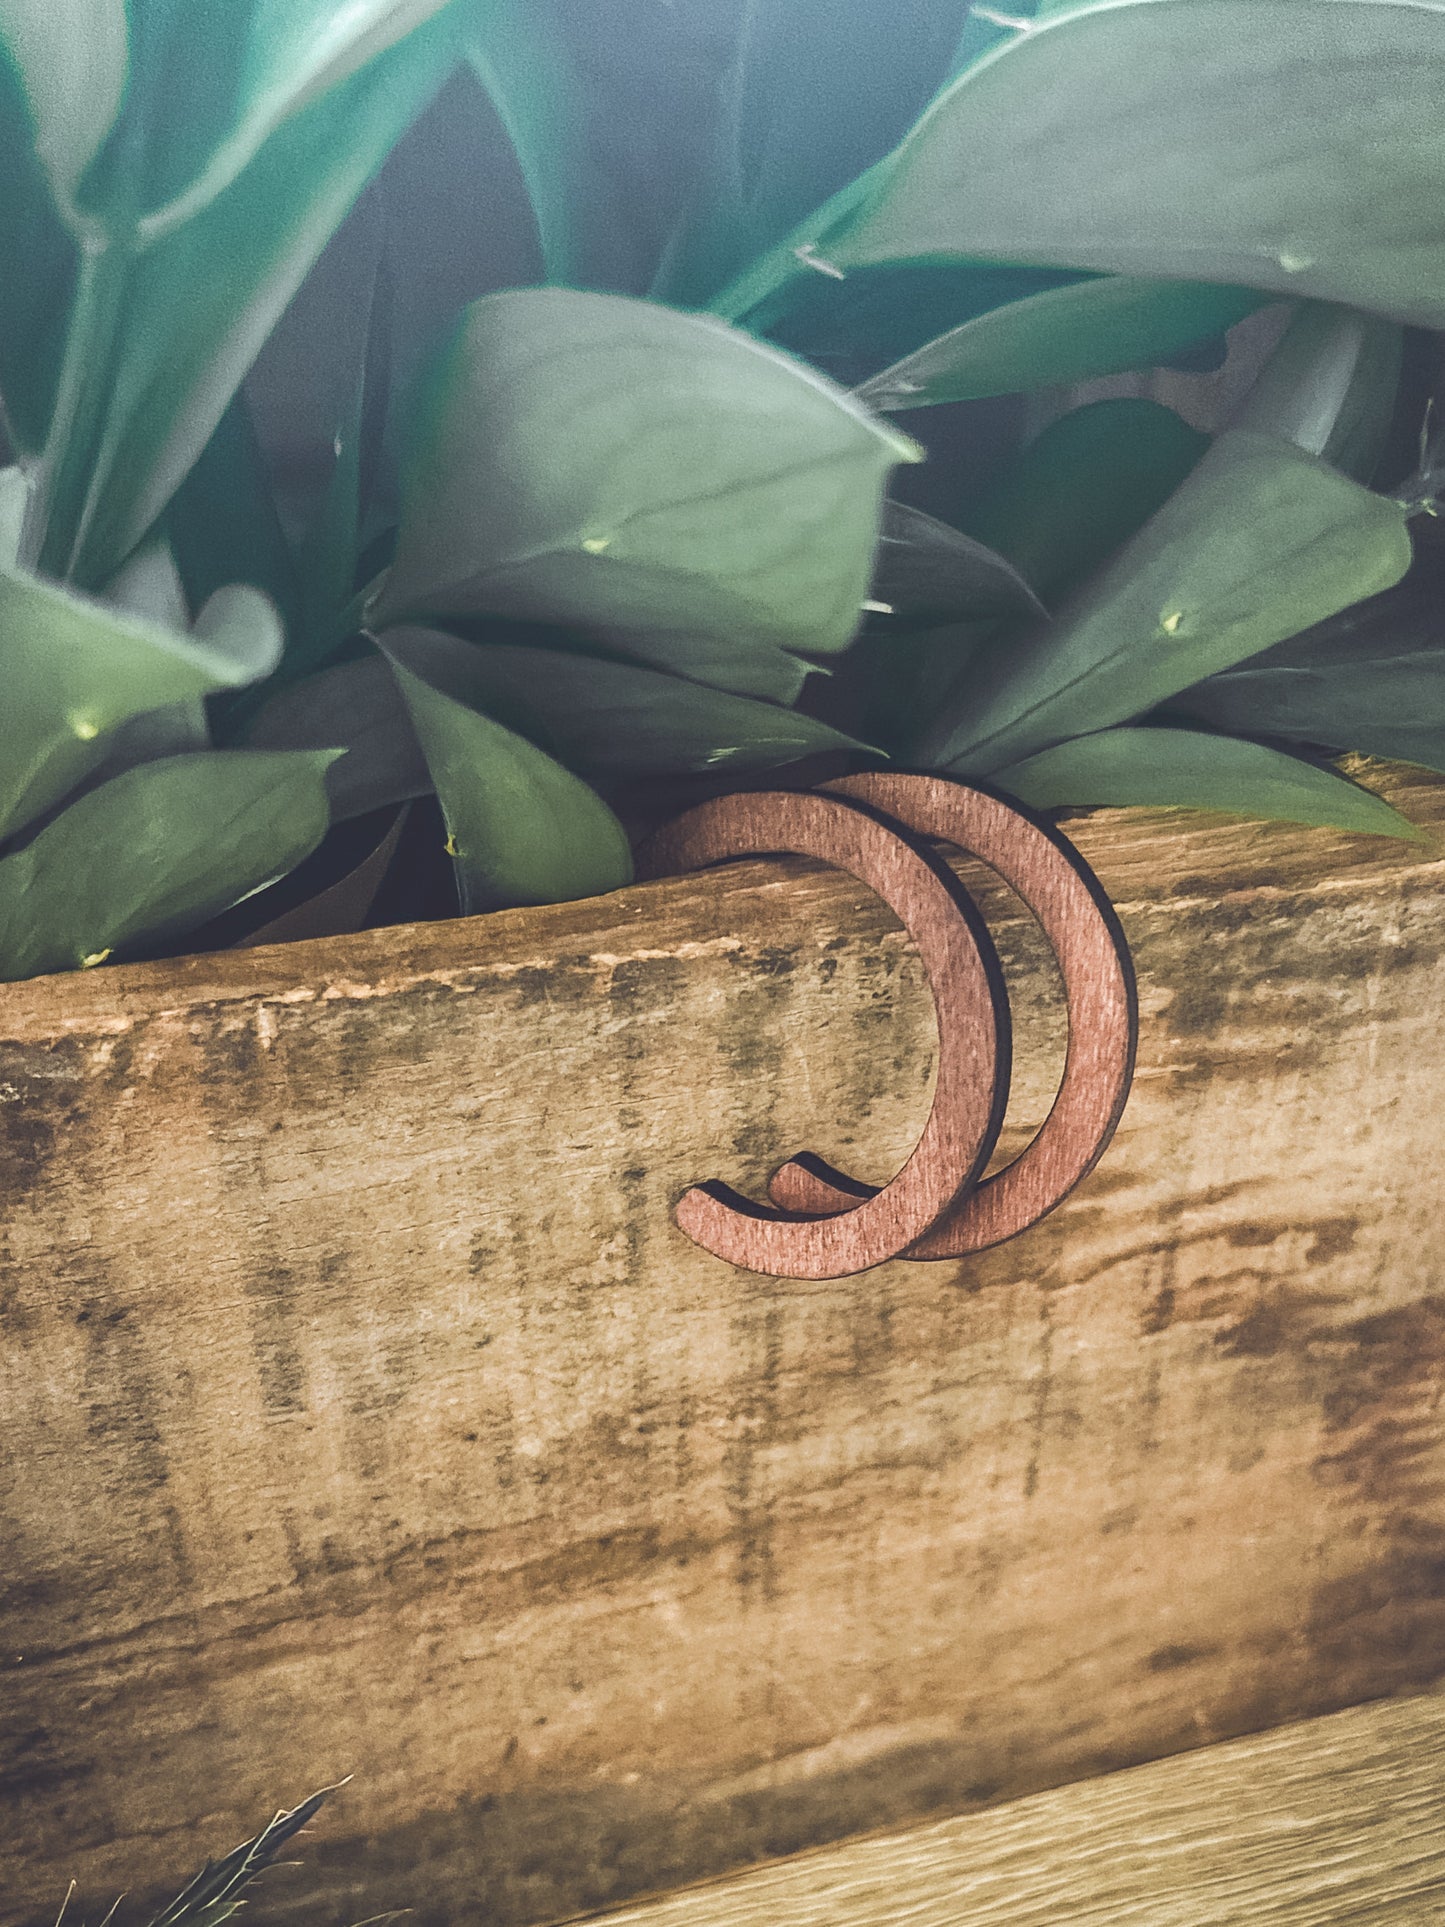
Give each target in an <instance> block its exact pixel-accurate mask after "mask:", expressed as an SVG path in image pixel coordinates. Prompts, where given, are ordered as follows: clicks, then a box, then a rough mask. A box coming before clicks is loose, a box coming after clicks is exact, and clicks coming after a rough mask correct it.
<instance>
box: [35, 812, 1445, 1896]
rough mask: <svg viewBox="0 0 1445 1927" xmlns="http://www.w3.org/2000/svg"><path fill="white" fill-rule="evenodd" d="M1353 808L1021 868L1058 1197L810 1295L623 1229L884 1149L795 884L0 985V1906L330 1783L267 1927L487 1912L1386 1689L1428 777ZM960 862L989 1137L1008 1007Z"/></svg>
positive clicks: (1425, 1357) (874, 909)
mask: <svg viewBox="0 0 1445 1927" xmlns="http://www.w3.org/2000/svg"><path fill="white" fill-rule="evenodd" d="M1391 793H1392V794H1393V795H1394V796H1395V798H1396V800H1397V801H1398V802H1399V803H1400V804H1401V805H1402V807H1403V808H1404V809H1405V810H1406V812H1407V813H1408V814H1410V815H1411V816H1413V817H1414V818H1415V819H1416V821H1418V822H1420V823H1421V824H1422V825H1424V826H1425V828H1426V832H1427V840H1426V841H1425V842H1424V843H1423V844H1420V845H1416V846H1409V845H1404V844H1398V843H1389V842H1384V841H1380V840H1373V839H1371V840H1367V839H1351V838H1347V837H1340V836H1335V835H1333V834H1330V833H1327V832H1319V831H1304V830H1292V829H1288V828H1278V827H1271V828H1266V827H1261V826H1259V825H1250V824H1240V823H1235V824H1230V823H1225V822H1221V821H1218V820H1214V821H1211V820H1209V819H1205V818H1201V817H1198V816H1181V817H1170V816H1168V815H1166V814H1158V813H1154V814H1146V813H1141V812H1122V813H1118V814H1111V815H1105V816H1100V817H1097V818H1087V819H1082V820H1080V821H1078V822H1077V823H1073V824H1070V825H1069V828H1070V832H1071V834H1074V835H1076V837H1077V840H1078V842H1079V845H1080V847H1081V849H1082V850H1083V853H1084V855H1085V856H1086V857H1087V858H1088V859H1089V860H1090V861H1091V862H1092V863H1093V865H1094V867H1095V869H1096V870H1097V871H1098V873H1099V876H1100V878H1101V880H1102V881H1103V883H1104V885H1105V887H1106V888H1107V889H1108V890H1109V891H1110V893H1111V895H1112V896H1113V898H1114V900H1115V902H1116V904H1117V905H1118V906H1119V910H1120V915H1121V918H1122V921H1123V924H1124V927H1125V929H1126V932H1127V934H1128V936H1129V939H1130V942H1131V944H1132V947H1133V951H1134V956H1135V961H1136V965H1137V968H1138V975H1139V982H1140V992H1141V1000H1140V1001H1141V1034H1140V1055H1139V1069H1138V1075H1137V1078H1136V1082H1135V1088H1134V1092H1133V1095H1132V1097H1131V1099H1130V1103H1129V1107H1128V1109H1127V1111H1126V1112H1125V1116H1124V1120H1123V1124H1122V1126H1121V1128H1120V1131H1119V1135H1118V1137H1117V1138H1116V1139H1115V1142H1114V1144H1113V1146H1112V1147H1111V1150H1110V1152H1109V1155H1108V1156H1107V1158H1106V1159H1105V1160H1104V1161H1103V1163H1102V1164H1101V1165H1100V1166H1099V1168H1098V1169H1097V1170H1096V1171H1095V1172H1094V1173H1093V1174H1092V1176H1091V1177H1089V1178H1088V1179H1087V1180H1086V1181H1085V1183H1084V1184H1083V1185H1081V1186H1080V1188H1079V1190H1078V1191H1077V1192H1075V1193H1074V1195H1073V1196H1072V1197H1071V1198H1070V1199H1069V1200H1068V1201H1067V1202H1066V1203H1065V1204H1064V1206H1063V1207H1062V1208H1061V1209H1060V1210H1059V1211H1057V1212H1056V1213H1054V1215H1053V1216H1052V1217H1050V1218H1049V1219H1047V1220H1046V1221H1045V1222H1044V1223H1043V1224H1041V1225H1039V1226H1038V1227H1037V1228H1036V1229H1035V1230H1033V1231H1031V1232H1029V1233H1028V1234H1027V1236H1026V1237H1024V1238H1021V1239H1019V1240H1018V1241H1017V1242H1015V1243H1012V1244H1008V1245H1004V1246H1001V1247H999V1248H998V1249H997V1250H995V1251H991V1252H988V1253H985V1254H983V1255H982V1256H981V1257H978V1258H974V1259H968V1260H961V1261H958V1262H957V1263H955V1264H938V1265H913V1264H904V1263H900V1264H895V1265H889V1266H886V1267H884V1268H883V1269H882V1270H880V1271H877V1272H874V1273H871V1274H869V1275H868V1276H866V1277H864V1278H861V1279H855V1280H845V1281H842V1282H839V1283H818V1284H791V1283H789V1284H782V1283H778V1282H776V1281H769V1280H766V1279H759V1278H756V1277H753V1276H750V1275H747V1274H744V1273H741V1272H738V1271H735V1270H733V1269H731V1268H730V1267H728V1266H726V1265H724V1264H722V1263H720V1262H719V1261H717V1260H716V1259H713V1258H711V1257H709V1256H708V1255H707V1254H705V1253H703V1252H701V1251H699V1250H698V1249H697V1248H696V1247H695V1246H693V1245H692V1244H690V1243H689V1241H688V1240H687V1239H686V1238H684V1237H683V1236H682V1235H681V1234H680V1233H679V1232H678V1231H677V1229H676V1228H675V1226H674V1225H673V1224H672V1223H671V1210H672V1206H673V1203H674V1202H675V1200H676V1199H677V1198H678V1197H679V1196H680V1195H681V1193H682V1192H683V1191H684V1190H685V1189H686V1188H687V1186H688V1185H689V1184H691V1183H693V1182H695V1181H696V1179H697V1177H698V1176H699V1175H700V1174H701V1173H703V1172H706V1171H716V1172H718V1173H719V1174H720V1175H722V1176H724V1177H725V1178H727V1179H728V1181H729V1182H731V1183H734V1184H735V1185H737V1186H738V1187H739V1188H740V1189H742V1190H744V1191H751V1192H753V1194H754V1195H758V1194H760V1192H761V1187H762V1186H763V1185H764V1183H765V1182H766V1178H767V1174H768V1171H769V1169H770V1167H771V1165H772V1163H773V1162H774V1161H775V1160H776V1158H777V1156H778V1151H779V1147H780V1146H782V1147H787V1146H789V1145H802V1144H807V1143H811V1144H814V1145H815V1146H817V1148H818V1149H819V1150H820V1151H822V1152H824V1153H826V1154H827V1155H828V1156H829V1157H830V1158H831V1159H832V1160H833V1161H835V1162H836V1163H838V1164H840V1165H842V1166H844V1167H845V1168H847V1169H849V1170H854V1171H857V1172H859V1173H860V1175H862V1176H864V1177H866V1178H869V1179H871V1180H874V1181H881V1180H882V1179H884V1178H886V1177H887V1176H888V1175H889V1173H890V1172H891V1171H893V1170H896V1169H897V1168H898V1165H899V1164H900V1163H901V1162H902V1160H903V1158H904V1157H906V1155H907V1153H908V1150H909V1148H910V1147H911V1146H912V1145H913V1143H914V1142H915V1141H916V1140H917V1137H918V1135H919V1132H920V1130H921V1128H922V1125H923V1122H924V1120H925V1119H926V1117H927V1114H928V1107H929V1091H930V1079H931V1074H932V1053H933V1049H934V1022H933V1012H932V1003H931V998H930V996H929V993H928V989H927V986H926V984H925V983H924V982H923V978H922V973H921V971H920V970H919V968H918V966H917V962H916V957H915V956H914V954H913V953H912V952H911V951H910V950H909V948H908V946H907V945H906V944H905V943H904V941H903V939H902V937H901V935H900V933H899V932H898V930H897V929H896V927H894V926H893V925H892V924H891V922H890V920H889V918H888V917H887V915H886V913H885V912H884V911H883V910H882V908H881V906H880V905H879V904H878V902H877V900H876V898H874V897H873V896H872V895H871V893H870V892H869V891H867V890H866V889H865V888H864V887H863V886H862V885H861V884H857V883H854V882H852V881H850V880H849V879H848V878H847V877H845V876H842V875H841V874H840V873H838V872H837V871H830V870H826V869H823V868H821V867H819V866H817V865H814V864H811V863H808V862H805V861H801V860H794V859H782V860H777V861H759V862H753V863H747V864H740V865H739V866H738V867H737V868H736V870H735V871H733V870H729V871H728V872H727V873H725V874H724V873H720V872H714V873H709V874H706V875H701V876H695V877H686V878H681V879H678V880H676V881H672V882H665V883H658V884H650V885H646V886H642V887H639V888H636V889H633V890H629V891H625V892H622V893H620V894H618V895H617V896H615V897H612V898H609V899H606V900H604V901H601V902H593V903H585V904H577V905H571V906H567V907H564V908H561V909H557V910H550V911H540V912H515V913H507V914H504V915H500V916H496V917H492V918H488V919H485V920H479V921H469V922H457V923H453V924H447V925H439V926H435V927H428V928H414V929H403V930H391V931H383V932H373V933H367V934H363V935H360V936H356V937H349V938H341V939H332V940H327V941H324V942H318V943H312V944H302V945H297V946H294V947H291V948H273V949H259V950H254V951H248V952H243V953H235V954H230V955H224V956H217V957H204V958H197V959H192V960H188V961H185V962H181V963H175V964H158V965H154V966H138V967H134V968H128V969H123V970H101V971H95V972H92V973H88V974H86V975H83V976H78V977H66V978H57V979H52V980H49V981H45V982H37V983H34V984H28V985H25V984H21V985H13V986H8V987H6V988H5V989H4V990H3V992H0V1147H3V1148H0V1195H3V1204H0V1243H3V1250H0V1262H3V1269H0V1545H3V1547H4V1549H5V1556H4V1559H3V1562H0V1564H3V1570H0V1735H3V1747H0V1895H3V1901H0V1921H3V1922H4V1923H5V1927H14V1923H18V1922H30V1921H32V1920H34V1921H36V1922H39V1921H41V1920H44V1921H45V1922H46V1927H49V1923H50V1922H52V1921H53V1919H54V1913H55V1909H56V1907H57V1906H58V1905H59V1899H60V1895H61V1894H62V1893H63V1891H64V1886H65V1882H66V1881H67V1880H68V1879H69V1878H70V1876H71V1875H72V1874H74V1875H75V1876H76V1877H77V1878H78V1879H79V1881H80V1883H81V1889H82V1893H83V1894H85V1895H93V1896H95V1898H96V1899H99V1900H101V1901H103V1902H105V1903H108V1902H109V1900H110V1898H111V1897H112V1895H113V1894H114V1892H115V1891H117V1890H118V1889H119V1888H121V1887H128V1888H129V1889H130V1890H131V1891H132V1893H134V1894H136V1895H137V1896H140V1895H144V1894H146V1893H148V1892H150V1891H152V1890H155V1889H159V1888H162V1887H163V1886H164V1885H166V1884H168V1883H172V1882H174V1881H176V1880H177V1879H178V1878H179V1877H180V1876H183V1875H185V1874H186V1873H188V1872H189V1871H190V1870H191V1869H192V1868H193V1867H194V1866H195V1865H197V1864H199V1862H200V1861H201V1860H202V1859H203V1858H204V1857H205V1855H206V1854H207V1853H208V1852H214V1851H217V1850H220V1849H223V1848H225V1847H227V1846H229V1845H231V1844H232V1843H233V1842H234V1841H236V1840H239V1839H241V1838H243V1837H245V1836H246V1834H247V1833H248V1832H251V1831H254V1828H255V1825H256V1824H258V1823H259V1822H260V1821H261V1820H264V1819H265V1817H266V1816H267V1815H268V1814H269V1813H270V1812H271V1811H272V1810H273V1809H274V1808H275V1806H276V1805H278V1804H280V1803H283V1802H291V1801H294V1800H295V1799H297V1798H300V1797H301V1796H303V1795H304V1794H306V1793H307V1792H309V1791H310V1790H311V1789H312V1788H313V1787H314V1786H316V1785H319V1784H322V1783H324V1782H327V1781H332V1780H336V1779H339V1778H341V1777H342V1776H343V1775H345V1774H347V1773H355V1775H356V1778H355V1780H354V1781H353V1783H352V1785H351V1787H350V1788H349V1789H348V1790H347V1792H346V1794H345V1795H344V1796H342V1797H340V1798H339V1799H338V1801H337V1802H336V1803H335V1807H334V1811H333V1813H332V1814H331V1815H330V1816H329V1817H328V1823H327V1825H326V1826H325V1827H324V1828H322V1829H320V1830H319V1831H318V1833H317V1835H316V1838H315V1839H314V1840H313V1841H312V1842H310V1843H308V1847H307V1856H306V1858H307V1863H308V1871H307V1873H306V1874H305V1876H304V1881H303V1884H302V1885H299V1886H297V1887H296V1888H295V1889H294V1892H295V1905H294V1912H289V1913H288V1912H284V1911H283V1912H282V1913H280V1914H278V1916H277V1917H278V1918H284V1919H287V1920H290V1919H294V1920H296V1921H297V1922H298V1923H299V1922H301V1921H303V1920H304V1921H305V1922H307V1923H308V1927H326V1924H327V1923H337V1927H342V1923H346V1922H349V1921H353V1920H357V1919H361V1918H363V1917H365V1916H366V1915H367V1914H369V1913H374V1912H377V1911H380V1910H382V1909H384V1908H386V1907H389V1906H411V1907H414V1908H415V1910H416V1911H415V1913H414V1914H413V1916H412V1918H413V1920H414V1921H415V1922H416V1923H417V1927H433V1923H435V1924H436V1927H441V1923H448V1927H451V1924H452V1923H457V1922H460V1921H463V1920H467V1919H474V1918H485V1919H487V1920H488V1921H489V1922H490V1923H497V1924H498V1927H507V1924H508V1923H525V1922H535V1921H541V1920H545V1919H550V1918H555V1917H559V1916H562V1915H565V1914H567V1913H569V1912H578V1911H581V1910H584V1909H586V1908H589V1907H598V1906H601V1905H603V1904H606V1903H609V1902H613V1901H621V1900H623V1899H625V1898H626V1897H627V1896H628V1895H629V1894H636V1893H639V1892H642V1891H645V1890H648V1889H654V1890H655V1889H658V1888H662V1887H668V1886H675V1885H678V1884H680V1883H682V1882H684V1881H687V1880H691V1879H695V1878H698V1877H702V1876H706V1875H711V1874H715V1873H720V1872H724V1871H728V1870H732V1869H736V1868H739V1867H741V1866H744V1865H746V1864H747V1863H749V1862H750V1861H755V1860H759V1859H762V1858H765V1857H766V1856H768V1855H772V1854H779V1853H786V1852H791V1851H795V1850H798V1849H801V1848H805V1847H811V1846H815V1845H818V1844H820V1843H823V1842H827V1841H833V1840H837V1839H839V1838H842V1837H844V1836H846V1835H847V1834H849V1833H851V1832H858V1831H861V1830H864V1829H870V1828H871V1829H877V1828H879V1827H891V1826H901V1825H905V1824H907V1823H909V1822H910V1821H913V1820H916V1819H920V1818H924V1817H927V1816H930V1815H935V1814H939V1813H950V1812H960V1811H963V1810H966V1809H969V1808H974V1807H981V1806H987V1805H990V1804H993V1803H997V1802H999V1801H1001V1800H1005V1799H1009V1798H1012V1797H1016V1796H1019V1795H1023V1794H1027V1793H1030V1792H1033V1791H1037V1790H1039V1789H1041V1788H1044V1787H1048V1786H1051V1785H1057V1784H1060V1783H1062V1782H1064V1781H1068V1780H1071V1779H1077V1778H1079V1777H1081V1776H1083V1775H1087V1774H1094V1773H1099V1772H1102V1771H1106V1770H1108V1769H1111V1768H1116V1767H1121V1766H1125V1765H1129V1764H1131V1763H1136V1762H1139V1761H1143V1760H1148V1759H1151V1758H1156V1757H1159V1756H1161V1755H1164V1754H1168V1753H1171V1752H1175V1751H1178V1750H1179V1749H1181V1748H1182V1747H1185V1746H1192V1745H1198V1744H1202V1743H1205V1742H1209V1741H1213V1740H1217V1739H1221V1738H1227V1737H1231V1736H1234V1735H1238V1734H1240V1733H1245V1732H1249V1731H1253V1730H1258V1729H1261V1728H1264V1727H1268V1726H1270V1725H1272V1724H1275V1723H1277V1722H1279V1721H1282V1720H1285V1719H1291V1718H1297V1717H1301V1716H1305V1715H1309V1714H1312V1713H1322V1712H1326V1711H1329V1710H1332V1709H1335V1708H1338V1707H1341V1706H1344V1705H1348V1704H1351V1703H1353V1702H1356V1701H1359V1700H1361V1699H1364V1698H1367V1697H1369V1696H1371V1695H1378V1694H1382V1693H1387V1692H1392V1691H1395V1690H1397V1689H1399V1688H1402V1687H1406V1686H1409V1685H1411V1684H1412V1683H1420V1682H1423V1681H1425V1680H1427V1679H1429V1678H1432V1677H1433V1676H1434V1675H1436V1674H1437V1673H1439V1672H1440V1671H1442V1670H1445V1420H1442V1412H1441V1374H1442V1365H1445V1279H1442V1261H1441V1259H1440V1256H1439V1234H1440V1225H1441V1223H1442V1222H1445V1160H1442V1159H1441V1157H1440V1154H1439V1146H1438V1142H1437V1137H1438V1133H1437V1130H1436V1123H1437V1120H1438V1119H1439V1118H1440V1117H1441V1115H1442V1114H1445V1026H1442V1024H1441V1021H1440V1010H1441V1000H1442V989H1445V966H1442V962H1441V959H1442V956H1445V887H1442V886H1445V861H1442V857H1441V835H1440V832H1441V829H1442V827H1445V785H1439V784H1435V783H1429V782H1422V781H1415V782H1410V781H1406V780H1401V781H1399V782H1396V783H1394V784H1392V786H1391ZM969 881H970V888H972V889H976V892H977V894H978V896H979V898H980V901H981V902H983V904H984V906H985V908H986V910H987V911H988V913H989V915H990V917H991V919H992V922H993V927H994V929H995V931H996V932H997V934H998V938H999V946H1000V951H1001V954H1002V957H1003V961H1004V966H1005V970H1006V973H1007V974H1008V976H1009V979H1010V984H1011V989H1012V998H1013V1006H1014V1014H1015V1028H1016V1031H1017V1032H1018V1037H1019V1050H1018V1056H1017V1061H1016V1070H1015V1077H1014V1088H1013V1099H1012V1103H1011V1114H1010V1118H1009V1120H1008V1122H1007V1123H1006V1125H1005V1130H1004V1134H1003V1139H1002V1140H1001V1142H1002V1143H1003V1145H1004V1147H1005V1149H1007V1147H1008V1145H1010V1144H1012V1145H1013V1146H1014V1147H1015V1148H1016V1147H1017V1145H1018V1144H1019V1143H1021V1142H1022V1141H1024V1138H1025V1135H1026V1134H1029V1133H1031V1132H1032V1130H1033V1128H1035V1127H1036V1125H1037V1124H1038V1122H1039V1121H1040V1120H1041V1119H1042V1117H1043V1116H1044V1115H1045V1113H1046V1111H1047V1109H1048V1105H1049V1103H1050V1101H1051V1097H1052V1091H1053V1086H1054V1085H1055V1084H1056V1083H1057V1079H1058V1075H1059V1068H1060V1063H1061V1042H1062V1027H1061V1011H1060V1004H1059V1000H1058V996H1057V987H1056V976H1055V973H1054V972H1053V970H1052V966H1051V964H1050V962H1049V957H1048V950H1047V945H1046V943H1045V942H1044V941H1043V939H1042V937H1041V936H1040V934H1039V933H1038V929H1037V926H1036V925H1035V924H1034V923H1033V922H1032V920H1031V919H1029V918H1027V917H1026V916H1024V915H1023V914H1022V913H1021V912H1015V913H1011V912H1010V911H1009V908H1008V905H1007V903H1006V902H1005V901H1003V893H1002V892H1001V891H1000V890H999V889H998V888H997V886H995V885H990V883H989V880H988V877H987V876H986V875H983V874H980V875H977V876H975V875H974V873H972V872H970V873H969ZM299 1878H302V1877H299V1876H298V1879H299ZM99 1911H100V1909H99V1908H96V1907H94V1906H93V1905H92V1917H94V1916H96V1915H98V1913H99ZM273 1911H274V1908H273ZM81 1917H86V1916H85V1915H84V1914H82V1916H81Z"/></svg>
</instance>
